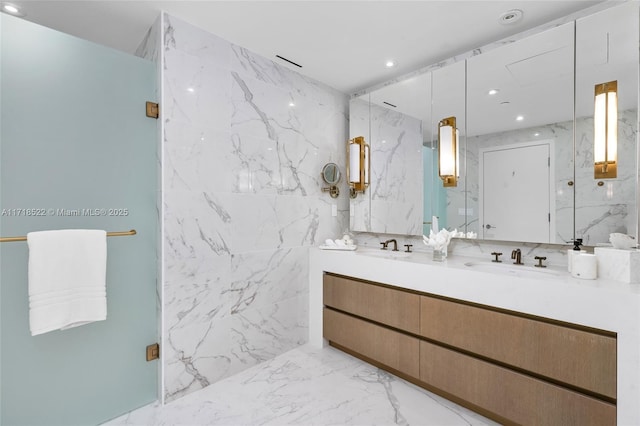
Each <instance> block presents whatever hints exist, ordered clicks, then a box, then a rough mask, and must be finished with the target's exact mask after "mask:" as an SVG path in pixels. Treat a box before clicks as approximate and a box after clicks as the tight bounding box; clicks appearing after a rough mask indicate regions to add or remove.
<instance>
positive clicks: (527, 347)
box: [420, 296, 616, 399]
mask: <svg viewBox="0 0 640 426" xmlns="http://www.w3.org/2000/svg"><path fill="white" fill-rule="evenodd" d="M420 335H421V336H424V337H426V338H428V339H432V340H434V341H438V342H443V343H445V344H447V345H450V346H453V347H456V348H460V349H464V350H465V351H469V352H473V353H475V354H478V355H481V356H483V357H487V358H490V359H493V360H496V361H500V362H502V363H505V364H508V365H511V366H514V367H518V368H521V369H523V370H527V371H531V372H533V373H536V374H539V375H542V376H545V377H549V378H552V379H554V380H557V381H560V382H563V383H566V384H570V385H573V386H576V387H578V388H581V389H585V390H588V391H591V392H595V393H597V394H600V395H604V396H607V397H610V398H613V399H615V398H616V339H615V338H613V337H608V336H604V335H600V334H596V333H591V332H588V331H583V330H578V329H574V328H570V327H565V326H562V325H557V324H552V323H547V322H543V321H538V320H535V319H529V318H524V317H520V316H515V315H511V314H508V313H502V312H496V311H492V310H488V309H483V308H481V307H475V306H469V305H465V304H461V303H455V302H451V301H447V300H441V299H436V298H432V297H427V296H421V321H420Z"/></svg>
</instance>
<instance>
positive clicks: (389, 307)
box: [323, 274, 420, 334]
mask: <svg viewBox="0 0 640 426" xmlns="http://www.w3.org/2000/svg"><path fill="white" fill-rule="evenodd" d="M323 298H324V304H325V306H330V307H332V308H335V309H338V310H340V311H344V312H349V313H351V314H354V315H357V316H359V317H363V318H367V319H370V320H372V321H376V322H379V323H382V324H386V325H388V326H390V327H394V328H398V329H401V330H405V331H408V332H410V333H414V334H417V333H418V332H419V330H420V296H419V295H417V294H413V293H408V292H405V291H402V290H395V289H392V288H387V287H382V286H379V285H374V284H367V283H364V282H362V281H357V280H352V279H349V278H344V277H340V276H336V275H331V274H324V291H323Z"/></svg>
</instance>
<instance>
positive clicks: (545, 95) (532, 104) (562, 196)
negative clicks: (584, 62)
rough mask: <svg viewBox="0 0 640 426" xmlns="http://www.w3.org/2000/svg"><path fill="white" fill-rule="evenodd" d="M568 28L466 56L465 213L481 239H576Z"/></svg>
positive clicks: (571, 41)
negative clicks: (574, 237) (476, 54)
mask: <svg viewBox="0 0 640 426" xmlns="http://www.w3.org/2000/svg"><path fill="white" fill-rule="evenodd" d="M573 27H574V24H573V23H569V24H565V25H562V26H560V27H556V28H553V29H550V30H547V31H544V32H542V33H539V34H536V35H534V36H530V37H527V38H524V39H522V40H519V41H516V42H514V43H511V44H507V45H505V46H502V47H500V48H497V49H494V50H491V51H489V52H487V53H483V54H482V55H478V56H474V57H471V58H469V59H468V60H467V145H466V146H467V150H466V152H465V155H466V158H467V182H468V184H467V187H468V192H467V202H468V207H467V212H468V215H469V216H470V217H469V218H468V222H469V224H470V225H469V227H470V230H472V231H474V232H477V233H478V237H479V238H481V239H485V240H502V241H527V242H536V243H565V242H567V241H569V240H571V239H572V238H573V212H572V211H573V186H572V185H570V183H571V184H572V180H573V56H574V55H573V45H574V43H573V32H574V30H573Z"/></svg>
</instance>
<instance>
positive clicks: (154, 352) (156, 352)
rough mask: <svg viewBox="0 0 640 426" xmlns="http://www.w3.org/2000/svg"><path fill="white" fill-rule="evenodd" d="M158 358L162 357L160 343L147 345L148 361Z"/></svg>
mask: <svg viewBox="0 0 640 426" xmlns="http://www.w3.org/2000/svg"><path fill="white" fill-rule="evenodd" d="M158 358H160V345H159V344H157V343H154V344H153V345H149V346H147V361H153V360H154V359H158Z"/></svg>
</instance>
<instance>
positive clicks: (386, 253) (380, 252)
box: [356, 250, 412, 259]
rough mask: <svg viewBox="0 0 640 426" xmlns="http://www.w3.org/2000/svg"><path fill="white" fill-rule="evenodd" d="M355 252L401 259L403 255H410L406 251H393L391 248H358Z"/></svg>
mask: <svg viewBox="0 0 640 426" xmlns="http://www.w3.org/2000/svg"><path fill="white" fill-rule="evenodd" d="M356 253H357V254H362V255H365V256H374V257H385V258H389V259H401V258H404V257H409V256H411V254H412V253H407V252H406V251H393V250H362V251H360V250H358V251H356Z"/></svg>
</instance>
